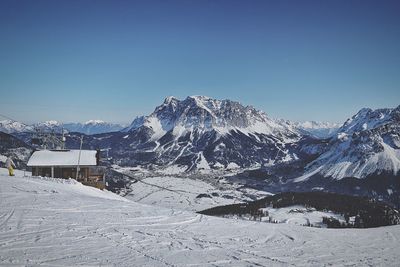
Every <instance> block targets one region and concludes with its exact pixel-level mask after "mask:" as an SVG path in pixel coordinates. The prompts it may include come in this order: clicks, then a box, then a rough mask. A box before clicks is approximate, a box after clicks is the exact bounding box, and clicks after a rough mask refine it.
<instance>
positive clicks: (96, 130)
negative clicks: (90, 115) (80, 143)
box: [63, 120, 124, 135]
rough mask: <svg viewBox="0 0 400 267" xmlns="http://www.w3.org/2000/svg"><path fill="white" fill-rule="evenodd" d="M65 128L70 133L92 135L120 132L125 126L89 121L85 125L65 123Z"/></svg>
mask: <svg viewBox="0 0 400 267" xmlns="http://www.w3.org/2000/svg"><path fill="white" fill-rule="evenodd" d="M63 127H64V128H65V129H66V130H68V131H70V132H79V133H84V134H88V135H90V134H100V133H108V132H116V131H120V130H122V129H123V127H124V126H123V125H120V124H116V123H109V122H105V121H102V120H89V121H87V122H85V123H65V124H64V125H63Z"/></svg>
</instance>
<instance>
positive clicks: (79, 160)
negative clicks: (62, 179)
mask: <svg viewBox="0 0 400 267" xmlns="http://www.w3.org/2000/svg"><path fill="white" fill-rule="evenodd" d="M82 144H83V135H82V136H81V146H80V148H79V156H78V165H77V166H76V180H77V181H78V176H79V170H80V167H79V164H80V163H81V152H82Z"/></svg>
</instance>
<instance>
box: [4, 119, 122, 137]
mask: <svg viewBox="0 0 400 267" xmlns="http://www.w3.org/2000/svg"><path fill="white" fill-rule="evenodd" d="M124 127H125V126H124V125H121V124H116V123H109V122H104V121H101V120H89V121H87V122H85V123H79V122H78V123H73V122H72V123H61V122H58V121H55V120H50V121H44V122H39V123H35V124H33V125H26V124H23V123H20V122H16V121H11V120H4V121H0V131H2V132H5V133H22V132H33V131H34V130H35V129H39V130H41V131H43V132H57V133H61V132H62V129H64V130H66V131H68V132H79V133H84V134H87V135H91V134H100V133H108V132H116V131H120V130H122V129H123V128H124Z"/></svg>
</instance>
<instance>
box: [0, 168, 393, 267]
mask: <svg viewBox="0 0 400 267" xmlns="http://www.w3.org/2000/svg"><path fill="white" fill-rule="evenodd" d="M399 240H400V226H392V227H381V228H375V229H345V230H343V229H342V230H338V229H319V228H310V227H302V226H296V225H290V224H267V223H259V222H251V221H242V220H231V219H223V218H215V217H207V216H202V215H199V214H196V213H193V212H188V211H180V210H176V209H168V208H161V207H157V206H149V205H144V204H139V203H136V202H133V201H130V200H127V199H125V198H122V197H120V196H117V195H115V194H112V193H110V192H103V191H100V190H98V189H95V188H91V187H86V186H83V185H81V184H79V183H77V182H75V181H72V180H57V179H47V178H46V179H45V178H42V179H40V178H34V177H23V176H22V174H21V173H20V172H17V176H16V177H8V176H7V170H5V169H0V265H6V266H8V265H25V266H33V265H45V266H74V265H85V266H99V265H103V266H104V265H106V266H289V265H292V266H293V265H295V266H323V265H346V266H362V265H364V266H366V265H374V266H378V265H379V266H398V263H399V262H400V254H399V253H398V247H399Z"/></svg>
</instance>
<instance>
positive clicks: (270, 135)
mask: <svg viewBox="0 0 400 267" xmlns="http://www.w3.org/2000/svg"><path fill="white" fill-rule="evenodd" d="M124 132H125V133H124V135H123V136H122V137H119V138H118V137H116V136H115V135H114V136H109V137H108V138H109V139H113V141H111V142H112V143H111V144H110V145H111V147H112V148H114V151H112V152H114V153H118V154H119V156H121V155H122V154H125V155H129V161H130V164H132V163H138V164H147V163H153V164H156V165H161V166H169V165H173V164H175V165H183V166H185V167H186V169H187V170H193V169H209V168H235V167H255V166H261V165H264V164H272V163H274V162H282V161H290V160H293V159H296V158H297V156H296V154H295V153H294V152H293V151H292V149H291V145H290V144H292V143H294V142H296V141H297V140H298V139H299V138H300V134H299V132H298V131H297V129H296V128H295V127H292V126H291V125H290V124H287V123H282V122H281V121H279V120H274V119H271V118H269V117H268V116H267V115H266V114H265V113H263V112H261V111H258V110H256V109H255V108H253V107H251V106H243V105H241V104H240V103H238V102H235V101H230V100H216V99H212V98H209V97H205V96H190V97H187V98H186V99H184V100H178V99H177V98H174V97H168V98H166V99H165V101H164V103H163V104H162V105H160V106H158V107H157V108H156V109H155V110H154V112H153V113H151V114H150V115H148V116H145V117H138V118H136V119H135V120H134V121H133V122H132V124H131V126H130V127H128V128H126V129H124ZM101 140H102V142H103V143H104V142H106V141H105V140H104V138H101ZM115 146H116V147H115ZM125 159H126V160H127V159H128V158H127V157H126V158H125ZM121 163H125V164H127V162H126V161H125V160H124V161H123V162H121Z"/></svg>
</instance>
